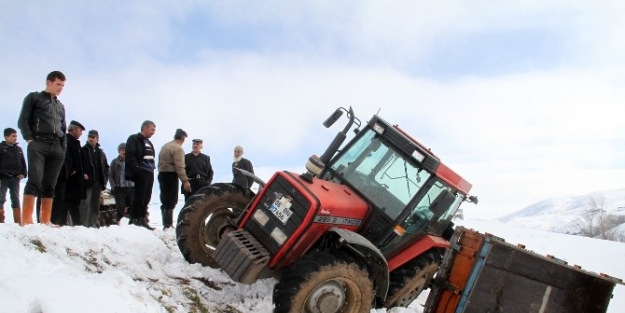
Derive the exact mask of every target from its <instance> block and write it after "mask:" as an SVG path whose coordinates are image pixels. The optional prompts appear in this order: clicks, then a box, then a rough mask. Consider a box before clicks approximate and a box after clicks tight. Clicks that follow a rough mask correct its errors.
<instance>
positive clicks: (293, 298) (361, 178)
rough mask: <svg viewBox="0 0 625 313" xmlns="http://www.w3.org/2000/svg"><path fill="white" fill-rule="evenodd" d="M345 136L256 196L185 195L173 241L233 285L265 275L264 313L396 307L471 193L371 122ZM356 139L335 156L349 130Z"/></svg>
mask: <svg viewBox="0 0 625 313" xmlns="http://www.w3.org/2000/svg"><path fill="white" fill-rule="evenodd" d="M343 112H347V117H348V118H349V122H348V124H347V125H346V126H345V128H344V129H343V130H342V131H341V132H339V133H338V134H337V136H336V137H335V139H334V140H333V142H332V143H331V144H330V146H329V147H328V148H327V150H326V151H325V152H324V154H323V155H322V156H321V157H317V156H312V157H311V158H310V159H309V160H308V162H307V164H306V170H307V172H306V173H303V174H296V173H293V172H289V171H282V172H277V173H275V174H274V175H273V177H271V179H270V180H269V181H268V182H267V183H266V184H265V183H264V182H262V181H261V180H260V179H259V178H257V177H255V176H254V175H253V174H250V173H246V174H247V175H250V176H252V177H253V178H255V180H256V182H257V183H259V185H260V186H261V188H260V189H259V191H258V194H254V193H253V192H252V191H250V190H247V189H243V188H240V187H238V186H235V185H232V184H227V183H218V184H213V185H211V186H207V187H204V188H203V189H201V190H199V191H198V192H197V193H196V195H195V196H193V197H191V198H190V199H189V200H188V201H187V203H186V204H185V207H184V208H183V209H182V211H181V212H180V214H179V215H178V224H177V228H176V237H177V241H178V246H179V248H180V251H181V252H182V254H183V255H184V257H185V259H186V260H187V261H189V262H191V263H196V262H198V263H201V264H203V265H208V266H211V267H220V268H221V269H222V270H223V271H225V272H226V273H227V274H228V275H230V277H232V279H233V280H235V281H238V282H242V283H248V284H249V283H253V282H255V281H257V280H258V279H261V278H269V277H274V278H276V279H277V280H278V283H277V284H276V285H275V287H274V291H273V302H274V304H275V312H311V313H312V312H323V313H327V312H369V311H370V310H371V308H373V307H375V308H382V307H386V308H390V307H396V306H400V307H406V306H408V305H409V304H410V303H411V302H412V301H413V300H414V299H416V298H417V296H418V295H419V294H420V293H421V291H423V290H424V289H425V288H427V287H428V284H429V283H430V281H431V279H432V277H433V275H434V274H435V273H436V271H437V269H438V267H439V263H440V262H441V256H442V255H443V254H444V252H445V249H446V248H447V247H449V246H450V243H449V239H450V238H451V236H452V234H453V232H454V230H453V223H452V221H451V219H452V217H453V216H454V213H455V212H456V211H457V210H458V207H459V206H460V204H461V203H462V202H464V201H468V202H473V203H477V198H476V197H474V196H470V195H469V190H470V189H471V184H470V183H469V182H467V181H466V180H465V179H463V178H462V177H460V176H459V175H458V174H457V173H455V172H454V171H452V170H451V169H450V168H449V167H447V166H445V165H444V164H443V163H441V161H440V159H439V158H438V157H436V156H435V155H434V154H433V153H432V152H431V151H430V150H429V149H428V148H426V147H425V146H423V145H422V144H420V143H419V142H417V141H416V140H415V139H414V138H412V137H410V136H409V135H408V134H407V133H406V132H404V131H403V130H402V129H400V128H399V127H398V126H396V125H391V124H389V123H388V122H386V121H385V120H383V119H382V118H380V117H379V116H378V115H374V116H373V117H372V118H371V120H370V121H369V122H368V123H367V124H366V125H364V126H363V127H362V129H360V128H361V121H360V120H359V119H358V118H356V117H355V116H354V112H353V110H352V109H351V108H350V109H349V110H347V109H344V108H339V109H337V110H336V112H334V114H332V115H331V116H330V117H329V118H328V119H327V120H326V121H325V122H324V126H325V127H326V128H327V127H330V126H331V125H332V124H334V123H335V122H336V121H337V120H338V119H339V118H340V117H341V116H342V115H343ZM354 124H355V125H356V126H357V127H356V129H355V130H354V132H355V133H356V135H355V136H354V138H353V139H352V140H350V141H349V142H347V143H346V144H345V145H344V146H343V147H342V148H341V146H342V145H343V142H345V140H346V138H347V133H348V132H349V130H350V129H351V128H352V126H354Z"/></svg>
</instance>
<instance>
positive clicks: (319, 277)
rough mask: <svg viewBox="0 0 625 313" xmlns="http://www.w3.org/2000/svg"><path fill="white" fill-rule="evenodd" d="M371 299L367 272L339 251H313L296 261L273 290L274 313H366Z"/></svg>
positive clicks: (370, 304)
mask: <svg viewBox="0 0 625 313" xmlns="http://www.w3.org/2000/svg"><path fill="white" fill-rule="evenodd" d="M373 298H374V291H373V282H372V280H371V278H370V277H369V272H368V271H367V269H366V268H365V267H364V266H363V264H360V262H358V260H355V259H353V258H351V257H350V256H349V255H348V254H347V253H344V252H341V251H333V252H331V253H330V252H323V251H322V252H316V253H312V254H310V255H307V256H305V257H303V258H302V259H300V260H298V261H296V262H295V263H294V264H293V266H292V267H290V268H288V269H286V270H285V271H284V272H283V273H282V277H281V278H280V281H279V282H278V283H277V284H276V285H275V287H274V291H273V302H274V304H275V310H274V313H335V312H354V313H360V312H362V313H365V312H369V311H371V308H372V303H373Z"/></svg>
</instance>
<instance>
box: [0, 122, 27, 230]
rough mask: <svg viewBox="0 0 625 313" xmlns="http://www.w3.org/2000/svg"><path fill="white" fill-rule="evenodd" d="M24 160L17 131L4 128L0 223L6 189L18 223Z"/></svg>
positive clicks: (0, 161)
mask: <svg viewBox="0 0 625 313" xmlns="http://www.w3.org/2000/svg"><path fill="white" fill-rule="evenodd" d="M26 174H27V173H26V160H25V159H24V152H22V148H20V147H18V146H17V131H16V130H15V129H13V128H6V129H5V130H4V141H3V142H2V143H0V223H4V203H5V202H6V195H7V189H8V190H9V196H10V198H11V208H12V209H13V222H14V223H15V224H20V221H21V212H20V180H22V179H23V178H24V177H26Z"/></svg>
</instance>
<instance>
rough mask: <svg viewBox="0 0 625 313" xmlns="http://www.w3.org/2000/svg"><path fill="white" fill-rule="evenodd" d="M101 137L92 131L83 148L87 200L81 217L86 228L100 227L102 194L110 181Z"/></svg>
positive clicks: (81, 210)
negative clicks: (101, 145) (101, 146)
mask: <svg viewBox="0 0 625 313" xmlns="http://www.w3.org/2000/svg"><path fill="white" fill-rule="evenodd" d="M99 142H100V135H99V134H98V131H97V130H90V131H89V135H87V143H86V144H85V145H84V146H83V147H82V164H83V166H84V168H85V174H84V178H85V187H86V189H87V198H86V199H85V200H84V201H83V202H82V203H81V204H80V217H81V218H82V224H83V226H85V227H98V226H99V225H98V218H99V217H100V194H101V193H102V190H104V189H106V183H107V182H108V181H109V162H108V160H107V159H106V154H104V150H102V148H100V143H99Z"/></svg>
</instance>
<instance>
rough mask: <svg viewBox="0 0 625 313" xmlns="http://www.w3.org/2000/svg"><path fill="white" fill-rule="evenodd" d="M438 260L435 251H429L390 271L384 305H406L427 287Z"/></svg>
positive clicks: (434, 272)
mask: <svg viewBox="0 0 625 313" xmlns="http://www.w3.org/2000/svg"><path fill="white" fill-rule="evenodd" d="M440 260H441V257H440V255H439V254H438V253H436V251H429V252H426V253H424V254H423V255H421V256H419V257H417V258H416V259H414V260H412V261H410V262H408V263H406V264H404V265H402V266H401V267H400V268H398V269H396V270H394V271H393V272H391V273H390V279H389V280H390V286H389V291H388V296H387V297H386V301H384V307H385V308H392V307H404V308H405V307H408V305H410V303H412V301H414V300H415V299H416V298H417V297H418V296H419V294H421V292H422V291H423V290H425V289H426V288H427V287H428V285H429V284H430V281H431V280H432V277H434V274H436V271H437V270H438V266H439V264H440Z"/></svg>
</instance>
